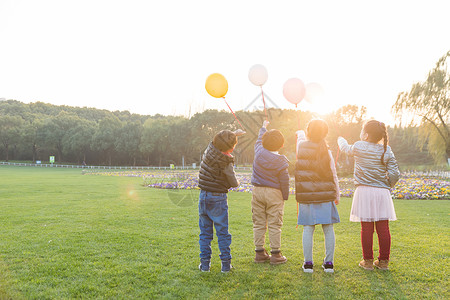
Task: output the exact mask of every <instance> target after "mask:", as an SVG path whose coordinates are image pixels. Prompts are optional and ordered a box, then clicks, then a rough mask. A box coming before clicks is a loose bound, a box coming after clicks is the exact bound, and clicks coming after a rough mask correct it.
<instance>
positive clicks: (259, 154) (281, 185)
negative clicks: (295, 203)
mask: <svg viewBox="0 0 450 300" xmlns="http://www.w3.org/2000/svg"><path fill="white" fill-rule="evenodd" d="M266 131H267V130H266V128H264V127H263V128H261V129H260V130H259V136H258V140H257V141H256V144H255V158H254V160H253V174H252V184H253V185H254V186H264V187H271V188H275V189H279V190H281V193H282V195H283V200H287V199H288V198H289V173H288V166H289V160H288V159H287V158H286V156H284V155H279V154H275V153H273V152H271V151H269V150H267V149H266V148H264V147H263V145H262V136H263V135H264V133H265V132H266Z"/></svg>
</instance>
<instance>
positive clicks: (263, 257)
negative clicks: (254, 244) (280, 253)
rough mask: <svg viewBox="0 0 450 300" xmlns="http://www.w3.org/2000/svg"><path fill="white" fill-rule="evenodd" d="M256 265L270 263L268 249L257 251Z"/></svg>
mask: <svg viewBox="0 0 450 300" xmlns="http://www.w3.org/2000/svg"><path fill="white" fill-rule="evenodd" d="M255 253H256V254H255V263H265V262H267V261H270V257H271V256H270V255H269V253H267V251H266V249H262V250H255Z"/></svg>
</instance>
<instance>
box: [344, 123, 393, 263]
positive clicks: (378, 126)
mask: <svg viewBox="0 0 450 300" xmlns="http://www.w3.org/2000/svg"><path fill="white" fill-rule="evenodd" d="M360 138H361V141H358V142H356V143H355V144H354V145H349V144H348V143H347V141H346V140H345V139H344V138H342V137H339V138H338V144H339V148H340V150H341V152H343V153H345V154H347V155H349V156H353V157H354V158H355V172H354V179H355V184H356V190H355V194H354V195H353V203H352V210H351V213H350V221H352V222H361V244H362V251H363V260H362V261H361V262H360V263H359V265H360V266H361V267H362V268H364V269H366V270H373V268H374V265H375V266H376V267H377V268H379V269H382V270H387V269H388V265H389V255H390V250H391V234H390V232H389V221H395V220H397V217H396V215H395V209H394V203H393V202H392V196H391V193H390V188H391V187H393V186H394V185H395V183H396V182H397V181H398V179H399V176H400V171H399V169H398V165H397V161H396V160H395V157H394V153H393V152H392V150H391V148H390V147H389V146H388V142H389V138H388V133H387V130H386V125H385V124H384V123H382V122H378V121H376V120H370V121H368V122H366V123H364V125H363V128H362V130H361V135H360ZM374 226H375V228H376V231H377V235H378V244H379V256H378V260H376V261H375V262H374V261H373V233H374Z"/></svg>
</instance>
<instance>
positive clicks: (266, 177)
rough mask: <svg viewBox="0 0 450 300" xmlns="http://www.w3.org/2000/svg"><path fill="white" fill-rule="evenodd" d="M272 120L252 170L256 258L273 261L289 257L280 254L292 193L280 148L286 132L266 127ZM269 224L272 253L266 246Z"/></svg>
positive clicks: (259, 143) (261, 135)
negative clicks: (286, 206)
mask: <svg viewBox="0 0 450 300" xmlns="http://www.w3.org/2000/svg"><path fill="white" fill-rule="evenodd" d="M268 124H269V121H264V123H263V127H262V128H261V129H260V131H259V136H258V140H257V141H256V144H255V159H254V161H253V174H252V184H253V186H254V187H253V191H252V219H253V238H254V243H255V251H256V255H255V262H256V263H263V262H266V261H270V264H272V265H278V264H283V263H285V262H286V261H287V259H286V257H284V256H283V255H281V250H280V248H281V227H282V226H283V214H284V200H287V199H288V197H289V173H288V166H289V161H288V159H287V158H286V156H284V155H280V154H278V150H279V149H281V148H282V147H283V145H284V137H283V134H282V133H281V132H280V131H279V130H276V129H272V130H269V131H267V129H266V127H267V125H268ZM267 227H268V229H269V240H270V248H271V254H272V255H269V254H268V253H267V251H266V249H265V248H264V244H265V239H266V231H267Z"/></svg>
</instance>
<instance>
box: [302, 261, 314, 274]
mask: <svg viewBox="0 0 450 300" xmlns="http://www.w3.org/2000/svg"><path fill="white" fill-rule="evenodd" d="M313 266H314V265H313V262H312V261H305V262H304V263H303V266H302V269H303V272H305V273H312V272H314V269H313Z"/></svg>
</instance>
